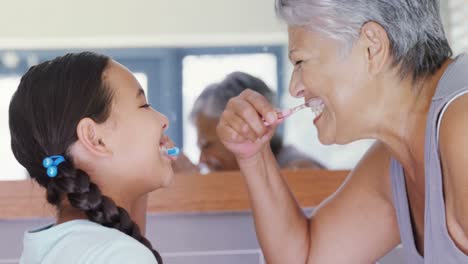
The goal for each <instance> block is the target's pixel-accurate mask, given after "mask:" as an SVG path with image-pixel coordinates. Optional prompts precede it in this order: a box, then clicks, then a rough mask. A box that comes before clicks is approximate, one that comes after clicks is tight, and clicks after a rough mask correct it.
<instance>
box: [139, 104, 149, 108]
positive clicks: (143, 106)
mask: <svg viewBox="0 0 468 264" xmlns="http://www.w3.org/2000/svg"><path fill="white" fill-rule="evenodd" d="M150 106H151V105H150V104H144V105H142V106H140V108H148V107H150Z"/></svg>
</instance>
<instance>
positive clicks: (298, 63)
mask: <svg viewBox="0 0 468 264" xmlns="http://www.w3.org/2000/svg"><path fill="white" fill-rule="evenodd" d="M303 62H304V61H302V60H299V61H296V63H294V66H299V65H301V64H302V63H303Z"/></svg>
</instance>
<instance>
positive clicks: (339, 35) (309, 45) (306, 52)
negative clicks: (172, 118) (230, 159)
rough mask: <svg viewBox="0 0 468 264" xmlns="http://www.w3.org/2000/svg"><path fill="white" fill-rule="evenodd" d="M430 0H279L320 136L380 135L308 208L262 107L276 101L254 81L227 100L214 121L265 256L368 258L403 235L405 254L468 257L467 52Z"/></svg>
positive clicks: (343, 139) (299, 87)
mask: <svg viewBox="0 0 468 264" xmlns="http://www.w3.org/2000/svg"><path fill="white" fill-rule="evenodd" d="M438 9H439V6H438V1H436V0H409V1H408V0H405V1H403V0H393V1H361V0H349V1H339V0H327V1H323V0H310V1H300V0H281V1H280V0H278V1H277V12H278V14H279V15H280V16H281V17H282V18H283V19H284V20H286V21H287V23H288V25H289V50H290V51H289V57H290V59H291V62H292V63H293V64H294V67H295V68H294V73H293V76H292V80H291V86H290V93H291V95H293V96H295V97H300V98H304V100H305V101H307V100H309V99H311V98H319V99H321V100H322V102H323V105H324V109H323V112H322V113H321V114H320V115H319V116H318V118H316V119H315V120H314V121H313V122H314V123H315V125H316V126H317V129H318V134H319V139H320V141H321V142H322V143H324V144H332V143H338V144H345V143H348V142H352V141H354V140H358V139H362V138H375V139H377V140H378V143H376V144H375V146H373V147H372V148H371V149H370V150H369V152H368V153H367V155H365V157H364V158H363V159H362V161H361V162H360V163H359V164H358V165H357V167H356V168H355V169H354V170H353V171H352V172H351V174H350V176H349V178H348V179H347V180H346V182H345V184H344V185H343V186H342V187H341V188H340V189H339V191H338V192H337V193H336V194H334V195H333V197H331V198H330V199H328V200H327V201H326V202H325V203H323V204H322V205H321V206H319V208H318V209H317V211H316V212H315V213H314V215H313V217H312V218H311V219H307V218H306V217H305V216H304V215H303V213H302V211H301V210H300V208H299V206H298V205H297V203H296V202H295V200H294V197H293V196H292V195H291V192H290V191H289V189H288V186H287V185H286V183H285V182H284V181H283V180H282V178H281V176H280V174H279V171H278V167H277V164H276V161H275V159H274V157H273V155H272V153H271V150H270V148H269V146H268V144H267V143H268V141H269V139H270V138H271V136H272V135H273V133H274V130H273V129H268V128H266V127H265V126H264V125H263V123H262V121H261V119H260V118H259V117H258V114H260V115H262V116H264V117H265V118H267V119H268V121H269V122H271V123H276V117H275V115H274V113H273V107H272V106H271V105H270V103H269V102H268V101H267V100H266V99H265V98H263V97H262V96H260V95H259V94H258V93H255V92H252V91H246V92H244V93H242V94H241V95H240V96H238V97H237V98H235V99H233V100H231V101H230V102H229V104H228V106H227V108H226V110H225V112H224V113H223V116H222V118H221V120H220V122H219V125H218V129H217V130H218V134H219V136H220V138H221V139H222V141H223V143H224V144H225V145H226V147H227V148H228V149H229V150H230V151H232V152H233V153H234V154H235V156H236V159H237V161H238V163H239V165H240V168H241V170H242V172H243V174H244V175H245V178H246V181H247V185H248V189H249V192H250V196H251V201H252V204H253V208H254V216H255V222H256V226H257V234H258V238H259V241H260V243H261V246H262V248H263V252H264V253H265V256H266V258H267V262H268V263H371V262H372V261H376V260H377V259H379V258H380V257H382V256H383V255H385V254H386V253H387V252H388V251H389V250H390V249H392V248H393V247H395V246H396V245H397V244H398V243H400V242H401V243H402V244H403V246H404V250H405V253H406V258H407V261H408V263H467V262H468V257H467V256H466V254H467V253H468V239H467V235H466V234H467V233H468V202H467V200H466V197H467V195H468V188H466V186H468V177H467V176H466V175H467V169H466V164H467V163H468V137H467V136H466V134H467V132H468V118H467V113H468V96H467V95H466V92H467V91H468V57H466V56H463V55H462V56H459V57H457V58H456V59H454V60H453V59H450V56H451V49H450V47H449V46H448V44H447V40H446V38H445V36H444V31H443V28H442V24H441V21H440V16H439V12H438ZM257 113H258V114H257ZM311 122H312V120H311ZM246 125H247V126H248V129H246V130H243V128H244V126H246ZM249 133H250V134H254V135H255V138H259V139H260V140H259V141H250V140H248V139H247V138H248V134H249ZM272 212H274V213H275V217H271V213H272Z"/></svg>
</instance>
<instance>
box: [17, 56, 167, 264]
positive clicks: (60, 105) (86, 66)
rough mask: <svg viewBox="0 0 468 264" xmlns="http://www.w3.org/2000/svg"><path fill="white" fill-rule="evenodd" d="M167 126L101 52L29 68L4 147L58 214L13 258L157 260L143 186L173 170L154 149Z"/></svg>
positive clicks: (162, 180)
mask: <svg viewBox="0 0 468 264" xmlns="http://www.w3.org/2000/svg"><path fill="white" fill-rule="evenodd" d="M167 126H168V120H167V118H166V117H165V116H163V115H162V114H161V113H159V112H157V111H155V110H154V109H152V108H151V107H150V106H149V105H148V103H147V101H146V98H145V95H144V93H143V90H142V89H141V87H140V85H139V84H138V82H137V80H136V79H135V78H134V77H133V75H132V73H131V72H129V71H128V70H127V69H126V68H124V67H123V66H122V65H120V64H118V63H117V62H115V61H113V60H111V59H109V58H107V57H105V56H101V55H97V54H93V53H79V54H70V55H66V56H63V57H59V58H57V59H54V60H52V61H47V62H44V63H42V64H39V65H37V66H34V67H32V68H31V69H30V70H29V71H28V72H27V73H26V74H25V75H24V76H23V78H22V79H21V83H20V85H19V87H18V90H17V91H16V93H15V94H14V96H13V98H12V101H11V104H10V129H11V146H12V149H13V153H14V154H15V157H16V158H17V159H18V161H19V162H20V163H21V164H22V165H23V166H24V167H25V168H26V169H27V170H28V172H29V174H30V175H31V177H32V178H33V179H34V180H35V181H36V182H38V183H39V185H41V186H42V187H44V188H45V189H46V194H47V201H48V202H49V203H50V204H52V205H54V206H56V207H57V209H58V213H57V221H56V223H55V224H53V225H49V226H46V227H43V228H41V229H38V230H35V231H29V232H26V234H25V238H24V249H23V253H22V256H21V261H20V262H21V263H70V262H73V263H158V262H159V263H162V260H161V257H160V255H159V254H158V252H157V251H155V250H154V249H153V248H152V246H151V243H150V242H149V241H148V240H147V239H146V238H145V237H144V223H145V216H146V194H147V193H148V192H151V191H153V190H155V189H158V188H160V187H163V186H166V185H168V184H169V183H170V181H171V179H172V175H173V171H172V168H171V162H172V159H171V158H170V157H168V156H167V155H165V154H163V153H162V152H161V151H160V150H159V148H161V147H163V146H165V147H171V145H172V143H171V141H170V140H169V138H168V137H167V136H165V135H164V132H165V129H166V128H167ZM129 214H130V215H131V216H132V218H131V217H130V215H129ZM134 221H135V222H134ZM140 228H141V229H142V230H141V231H142V232H140ZM156 260H157V261H158V262H157V261H156Z"/></svg>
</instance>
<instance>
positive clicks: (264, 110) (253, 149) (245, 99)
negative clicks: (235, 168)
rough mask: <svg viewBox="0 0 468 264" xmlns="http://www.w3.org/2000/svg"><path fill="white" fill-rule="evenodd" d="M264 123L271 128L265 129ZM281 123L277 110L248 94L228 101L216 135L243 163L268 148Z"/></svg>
mask: <svg viewBox="0 0 468 264" xmlns="http://www.w3.org/2000/svg"><path fill="white" fill-rule="evenodd" d="M262 117H263V118H262ZM264 122H267V123H268V124H272V125H265V124H264ZM279 123H280V121H278V118H277V115H276V111H275V109H274V108H273V106H272V105H271V104H270V102H268V100H267V99H266V98H265V97H263V96H262V95H260V94H259V93H257V92H254V91H252V90H245V91H244V92H242V93H241V94H240V95H239V96H237V97H234V98H232V99H231V100H229V102H228V104H227V106H226V109H225V110H224V112H223V114H222V115H221V118H220V121H219V123H218V126H217V133H218V136H219V138H220V140H221V142H222V143H223V144H224V145H225V146H226V148H227V149H228V150H229V151H231V152H232V153H233V154H234V155H235V156H236V158H237V159H238V160H239V161H242V160H248V159H250V158H252V157H253V156H255V155H256V154H258V153H259V152H260V150H262V149H263V148H264V147H268V145H269V144H268V143H269V141H270V139H271V137H272V136H273V134H274V132H275V129H276V126H277V125H278V124H279Z"/></svg>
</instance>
